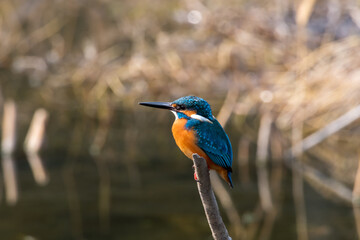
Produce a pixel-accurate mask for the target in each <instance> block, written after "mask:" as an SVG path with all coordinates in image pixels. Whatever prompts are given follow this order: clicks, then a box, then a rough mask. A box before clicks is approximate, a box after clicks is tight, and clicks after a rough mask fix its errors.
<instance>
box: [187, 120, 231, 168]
mask: <svg viewBox="0 0 360 240" xmlns="http://www.w3.org/2000/svg"><path fill="white" fill-rule="evenodd" d="M194 130H195V131H196V134H197V139H198V142H197V145H198V146H199V147H200V148H201V149H202V150H203V151H204V152H205V153H206V154H207V155H208V156H209V157H210V159H211V160H212V161H213V162H214V163H215V164H217V165H219V166H221V167H223V168H225V169H227V170H228V171H232V169H231V165H232V149H231V143H230V140H229V137H228V136H227V135H226V133H225V131H224V129H223V128H222V127H221V125H220V123H219V122H218V121H217V120H216V119H214V120H213V123H212V124H211V123H208V122H201V123H200V124H197V125H196V126H194Z"/></svg>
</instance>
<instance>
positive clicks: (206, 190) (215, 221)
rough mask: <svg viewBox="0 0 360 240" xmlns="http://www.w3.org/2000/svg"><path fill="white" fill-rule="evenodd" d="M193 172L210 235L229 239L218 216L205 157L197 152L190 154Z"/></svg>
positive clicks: (219, 238) (215, 237)
mask: <svg viewBox="0 0 360 240" xmlns="http://www.w3.org/2000/svg"><path fill="white" fill-rule="evenodd" d="M192 157H193V160H194V166H195V173H196V175H197V177H198V180H199V181H198V183H197V187H198V190H199V195H200V198H201V202H202V204H203V206H204V210H205V215H206V218H207V220H208V223H209V226H210V229H211V232H212V236H213V238H214V239H215V240H231V237H230V236H229V233H228V231H227V229H226V227H225V224H224V222H223V220H222V218H221V216H220V212H219V207H218V205H217V202H216V198H215V195H214V192H213V190H212V188H211V183H210V175H209V170H208V167H207V164H206V161H205V159H203V158H202V157H200V156H199V155H197V154H193V155H192Z"/></svg>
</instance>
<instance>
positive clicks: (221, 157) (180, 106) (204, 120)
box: [139, 96, 233, 188]
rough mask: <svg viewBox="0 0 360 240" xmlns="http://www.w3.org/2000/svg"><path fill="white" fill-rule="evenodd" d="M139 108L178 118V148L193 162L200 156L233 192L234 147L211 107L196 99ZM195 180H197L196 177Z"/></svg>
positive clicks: (142, 103) (176, 133)
mask: <svg viewBox="0 0 360 240" xmlns="http://www.w3.org/2000/svg"><path fill="white" fill-rule="evenodd" d="M139 104H140V105H143V106H147V107H153V108H160V109H167V110H170V111H171V112H172V113H173V114H174V115H175V121H174V123H173V125H172V134H173V137H174V139H175V142H176V144H177V146H178V147H179V148H180V150H181V151H182V152H183V153H184V154H185V155H186V156H187V157H188V158H190V159H192V155H193V154H195V153H196V154H198V155H199V156H201V157H202V158H204V159H205V160H206V163H207V166H208V169H209V170H211V169H212V170H215V171H216V172H217V173H218V174H219V175H220V176H221V177H222V178H223V179H224V180H225V181H226V182H227V183H228V184H229V186H230V187H231V188H233V182H232V179H231V173H232V168H231V166H232V159H233V153H232V147H231V143H230V140H229V137H228V135H227V134H226V133H225V131H224V129H223V128H222V126H221V125H220V123H219V122H218V121H217V120H216V118H215V117H214V116H213V115H212V110H211V107H210V104H209V103H208V102H207V101H205V100H204V99H202V98H200V97H196V96H185V97H181V98H179V99H177V100H175V101H173V102H140V103H139ZM194 178H195V180H197V177H196V174H195V173H194Z"/></svg>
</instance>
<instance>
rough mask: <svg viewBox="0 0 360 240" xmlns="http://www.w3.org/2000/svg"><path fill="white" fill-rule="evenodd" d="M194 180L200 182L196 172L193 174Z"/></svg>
mask: <svg viewBox="0 0 360 240" xmlns="http://www.w3.org/2000/svg"><path fill="white" fill-rule="evenodd" d="M194 180H195V182H200V180H199V179H198V177H197V175H196V172H194Z"/></svg>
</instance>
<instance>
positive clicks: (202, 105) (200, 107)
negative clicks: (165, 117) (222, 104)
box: [172, 96, 213, 119]
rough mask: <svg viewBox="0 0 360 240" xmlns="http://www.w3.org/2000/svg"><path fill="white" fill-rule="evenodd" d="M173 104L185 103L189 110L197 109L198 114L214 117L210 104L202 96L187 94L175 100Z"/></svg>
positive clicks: (209, 117)
mask: <svg viewBox="0 0 360 240" xmlns="http://www.w3.org/2000/svg"><path fill="white" fill-rule="evenodd" d="M172 104H176V105H184V106H185V107H186V109H187V110H195V111H196V113H197V114H199V115H201V116H203V117H206V118H208V119H213V116H212V112H211V107H210V104H209V103H208V102H207V101H205V100H204V99H202V98H199V97H196V96H186V97H182V98H179V99H177V100H175V101H174V102H172Z"/></svg>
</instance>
